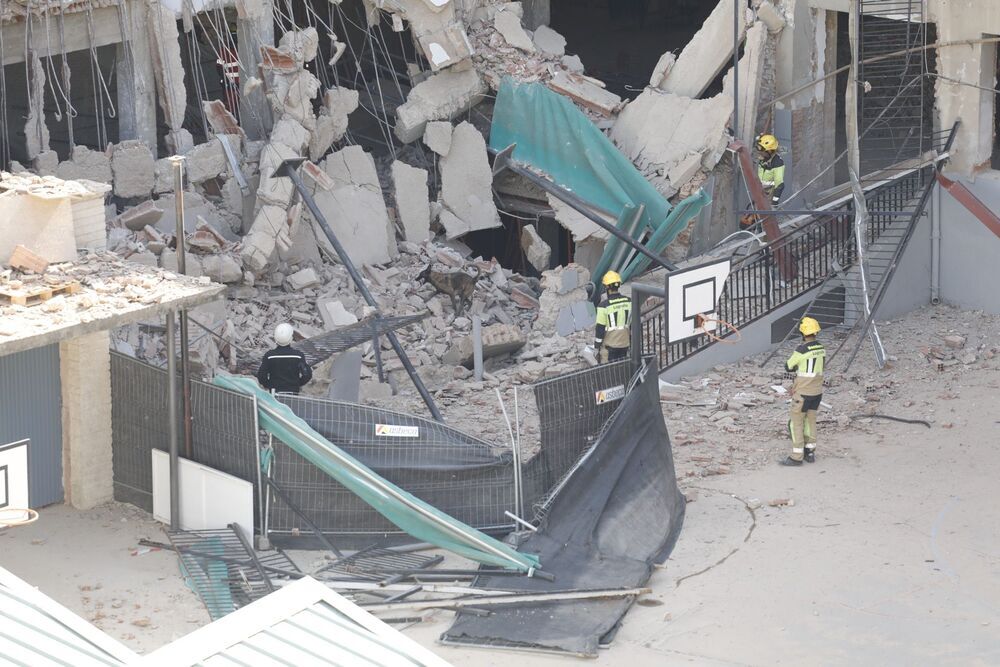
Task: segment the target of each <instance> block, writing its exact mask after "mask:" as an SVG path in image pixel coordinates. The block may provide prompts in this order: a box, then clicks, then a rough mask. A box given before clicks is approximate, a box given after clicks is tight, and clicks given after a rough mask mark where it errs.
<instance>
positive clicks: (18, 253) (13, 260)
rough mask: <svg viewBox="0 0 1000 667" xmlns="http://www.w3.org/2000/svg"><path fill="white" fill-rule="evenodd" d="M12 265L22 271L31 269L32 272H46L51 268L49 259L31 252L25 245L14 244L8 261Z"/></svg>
mask: <svg viewBox="0 0 1000 667" xmlns="http://www.w3.org/2000/svg"><path fill="white" fill-rule="evenodd" d="M7 263H8V264H9V265H10V266H11V267H13V268H15V269H18V270H21V271H31V272H32V273H45V269H47V268H49V261H48V260H47V259H45V258H44V257H40V256H39V255H36V254H35V253H33V252H31V251H30V250H28V249H27V248H25V247H24V246H23V245H16V246H14V252H13V253H11V255H10V260H9V261H8V262H7Z"/></svg>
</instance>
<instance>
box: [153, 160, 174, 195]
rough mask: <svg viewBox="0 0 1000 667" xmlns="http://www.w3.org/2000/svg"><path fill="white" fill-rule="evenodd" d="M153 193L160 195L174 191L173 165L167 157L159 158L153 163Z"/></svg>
mask: <svg viewBox="0 0 1000 667" xmlns="http://www.w3.org/2000/svg"><path fill="white" fill-rule="evenodd" d="M154 170H155V174H154V176H153V194H154V195H161V194H164V193H167V192H173V191H174V165H173V163H172V162H171V161H170V159H169V158H165V157H164V158H160V159H159V160H157V161H156V163H155V165H154Z"/></svg>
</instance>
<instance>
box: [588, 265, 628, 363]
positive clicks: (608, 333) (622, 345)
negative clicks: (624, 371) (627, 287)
mask: <svg viewBox="0 0 1000 667" xmlns="http://www.w3.org/2000/svg"><path fill="white" fill-rule="evenodd" d="M601 284H602V285H604V289H605V292H606V293H605V296H604V300H603V301H601V304H600V305H599V306H598V307H597V328H596V330H595V331H594V349H596V350H598V351H599V357H598V358H599V359H600V361H601V363H602V364H605V363H608V362H609V361H620V360H621V359H624V358H626V357H627V356H628V347H629V343H630V342H631V334H630V330H629V325H630V324H631V323H632V300H631V299H630V298H628V297H627V296H623V295H622V294H621V293H620V292H619V291H618V290H619V289H621V286H622V277H621V276H620V275H618V274H617V273H616V272H614V271H608V272H607V273H605V274H604V278H603V279H602V280H601Z"/></svg>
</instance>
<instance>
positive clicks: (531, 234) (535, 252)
mask: <svg viewBox="0 0 1000 667" xmlns="http://www.w3.org/2000/svg"><path fill="white" fill-rule="evenodd" d="M521 249H522V250H523V251H524V256H525V258H526V259H527V260H528V263H529V264H531V265H532V266H533V267H535V269H537V270H538V271H539V272H542V271H548V270H549V261H550V260H551V258H552V248H550V247H549V244H548V243H546V242H545V241H543V240H542V237H541V236H539V235H538V231H537V230H536V229H535V226H534V225H524V226H523V227H522V228H521Z"/></svg>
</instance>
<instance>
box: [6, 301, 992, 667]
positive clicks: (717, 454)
mask: <svg viewBox="0 0 1000 667" xmlns="http://www.w3.org/2000/svg"><path fill="white" fill-rule="evenodd" d="M996 324H997V320H996V319H986V318H981V317H979V316H977V315H976V314H969V313H960V312H958V311H951V310H949V309H942V308H938V309H924V310H922V311H918V312H916V313H914V314H912V315H910V316H908V317H907V318H905V319H904V320H903V321H900V322H897V323H896V325H897V326H896V327H894V328H893V329H891V330H889V331H891V333H889V335H887V348H889V351H890V354H893V355H894V357H895V361H894V362H893V367H892V368H891V369H888V370H886V371H875V370H874V369H872V368H871V367H870V363H869V362H865V361H862V363H859V364H858V365H857V367H856V368H854V369H852V371H851V374H849V376H847V377H844V378H842V379H840V380H838V381H837V385H836V391H833V392H831V395H830V399H831V400H832V403H833V407H832V408H831V409H830V410H829V411H827V412H826V414H825V415H824V414H823V413H821V419H822V421H821V428H820V449H819V450H818V452H819V454H818V459H819V460H818V461H817V463H815V464H813V465H807V466H805V467H803V468H793V469H786V468H782V467H780V466H778V465H776V461H777V460H778V459H779V458H781V457H783V456H784V455H785V454H786V452H787V449H786V448H787V446H788V443H787V440H786V439H785V438H783V437H782V436H781V432H782V422H783V419H784V416H783V415H784V410H785V407H784V404H783V399H782V398H776V399H775V400H773V401H767V400H754V401H750V402H749V403H750V404H749V405H737V406H733V405H729V406H728V407H727V408H725V409H724V411H725V412H726V413H728V414H727V415H726V417H731V419H730V420H726V419H715V420H713V419H712V417H713V416H716V415H717V412H719V408H720V406H719V405H717V406H715V407H714V408H706V407H704V406H694V407H692V406H678V405H675V404H669V403H665V405H664V409H665V412H666V413H667V415H668V423H669V424H670V426H671V433H672V435H674V437H675V439H676V438H677V435H676V434H678V433H683V434H684V435H685V436H686V437H687V438H688V442H686V444H677V443H675V455H676V457H677V461H678V470H679V477H680V482H681V486H682V488H683V489H684V491H685V493H687V494H688V496H689V498H690V499H691V502H689V503H688V506H687V518H686V521H685V525H684V529H683V531H682V532H681V536H680V539H679V541H678V544H677V547H676V549H675V550H674V553H673V554H672V556H671V558H670V559H669V561H668V562H667V563H666V564H665V566H664V567H663V568H661V569H659V570H657V571H656V573H655V574H654V576H653V578H652V580H651V582H650V586H651V587H652V588H653V593H652V594H651V595H650V596H648V599H647V600H644V601H642V603H641V604H639V605H636V606H634V607H633V608H632V610H631V611H630V612H629V614H628V615H627V616H626V618H625V623H624V626H623V628H622V630H621V632H620V633H619V634H618V637H617V638H616V639H615V641H614V643H613V645H612V646H611V648H610V649H608V650H605V651H602V653H601V656H600V657H599V658H598V659H597V660H596V661H595V662H596V664H600V665H629V666H630V667H642V666H645V665H650V666H652V665H657V666H661V665H856V664H880V665H914V664H935V665H937V664H944V665H996V664H1000V506H998V504H997V502H996V493H997V491H996V489H997V488H998V487H997V483H996V481H995V480H996V478H997V471H998V470H1000V448H998V447H997V446H996V443H997V442H998V436H1000V416H998V408H997V405H998V402H997V396H998V394H1000V368H998V363H997V362H998V358H997V357H996V356H995V355H994V354H993V352H994V351H995V349H996V345H997V344H998V343H1000V340H998V336H1000V328H998V327H996V326H995V325H996ZM956 329H958V333H960V334H962V335H963V336H966V337H967V344H966V346H965V347H964V348H963V349H961V350H957V351H955V352H954V355H953V356H955V357H956V358H960V359H961V358H963V357H964V358H965V359H966V360H965V361H961V362H959V363H951V364H944V365H942V364H939V363H938V361H940V360H939V359H937V357H935V353H934V352H933V350H932V352H931V354H929V355H928V354H927V353H926V352H925V351H924V350H926V349H927V346H931V347H937V348H940V350H945V347H944V346H943V345H942V343H941V339H940V337H941V336H944V335H949V334H950V333H953V332H955V331H956ZM887 333H888V332H887ZM921 348H923V349H921ZM940 350H939V352H940ZM972 352H975V355H976V360H975V361H970V360H969V358H968V355H970V354H971V353H972ZM951 355H952V353H951V352H948V351H945V352H944V354H943V355H941V354H938V355H937V356H944V357H946V358H949V357H950V356H951ZM928 356H930V357H931V361H928V359H927V358H926V357H928ZM935 359H937V360H935ZM776 363H777V362H776ZM770 370H773V369H770ZM761 373H762V371H761V370H758V369H757V367H756V366H755V365H751V364H747V365H738V366H733V367H729V368H726V369H718V370H717V371H714V372H713V375H714V376H716V377H715V379H714V382H715V385H712V384H711V383H709V385H706V387H705V388H704V389H702V390H699V391H700V392H701V394H706V395H715V390H714V389H713V388H712V387H713V386H714V387H716V388H717V389H719V392H718V393H719V395H720V396H721V397H722V398H723V399H724V400H723V402H726V403H732V402H733V401H732V400H731V399H732V398H733V396H734V395H735V394H736V393H740V392H744V391H746V389H745V388H743V387H742V386H733V385H735V384H737V383H742V384H745V385H747V386H748V387H750V386H757V385H759V380H760V378H758V377H757V376H758V375H760V374H761ZM765 375H767V373H765ZM773 377H776V378H779V379H780V371H778V372H777V374H776V375H774V376H773ZM694 382H695V384H699V383H700V381H699V380H697V379H694ZM761 386H763V385H761ZM872 388H874V391H873V390H872ZM754 391H756V392H757V393H758V394H763V393H765V390H764V389H756V390H754ZM696 393H697V392H696ZM701 394H699V396H700V395H701ZM779 396H780V395H779ZM694 402H698V401H694ZM736 403H739V400H737V401H736ZM872 410H876V411H878V412H883V413H886V414H893V415H897V416H902V417H909V418H921V419H927V420H929V421H931V423H932V427H931V428H930V429H927V428H924V427H923V426H917V425H907V424H900V423H896V422H891V421H881V420H853V421H849V422H848V421H845V419H846V415H848V414H851V413H856V412H866V411H872ZM838 416H839V417H841V419H839V420H837V419H836V417H838ZM720 421H721V422H723V423H722V424H721V425H720V424H719V422H720ZM779 499H780V500H791V501H793V502H792V503H791V504H786V505H783V506H777V507H772V506H770V503H771V501H775V500H779ZM160 534H161V533H160V529H159V527H158V525H157V524H155V523H154V522H152V520H151V519H149V518H148V517H147V516H146V515H144V514H143V513H141V512H139V511H138V510H134V509H132V508H129V507H127V506H122V505H111V506H108V507H106V508H100V509H98V510H95V511H91V512H74V511H72V510H68V509H66V508H64V507H55V508H48V509H46V510H44V511H43V512H42V518H41V519H40V520H39V522H38V523H36V524H34V525H32V526H29V527H26V528H19V529H9V530H7V531H2V532H0V565H3V566H4V567H6V568H8V569H10V570H12V571H13V572H14V573H15V574H18V575H19V576H21V577H23V578H25V579H26V580H28V581H29V582H31V583H33V584H35V585H38V586H39V587H40V588H41V589H42V590H43V591H44V592H46V593H48V594H50V595H52V596H53V597H54V598H55V599H56V600H58V601H60V602H62V603H63V604H65V605H66V606H68V607H69V608H70V609H72V610H74V611H76V612H78V613H80V614H81V615H82V616H84V618H88V619H91V620H93V619H96V624H97V625H98V626H99V627H102V628H104V629H106V630H109V632H110V633H111V634H112V635H113V636H115V637H117V638H119V639H122V640H123V641H124V642H125V643H126V644H127V645H129V646H131V647H133V648H136V649H137V650H149V649H151V648H155V647H157V646H159V645H162V644H163V643H166V642H167V641H169V640H170V639H171V638H172V637H174V636H178V635H181V634H184V633H186V632H188V631H190V630H191V629H193V628H194V627H197V626H198V625H200V624H202V623H205V622H207V614H206V613H205V611H204V608H203V607H202V606H201V604H200V603H199V602H198V600H197V599H196V598H195V596H194V595H193V594H192V593H191V592H190V591H188V590H187V589H186V588H185V586H184V584H183V582H182V581H181V579H180V577H179V576H178V571H177V561H176V559H175V558H174V557H173V555H172V554H167V553H162V552H153V553H147V554H145V555H142V556H131V555H129V554H130V550H131V549H132V548H133V547H134V546H135V544H136V541H137V540H138V538H139V537H143V536H149V537H152V538H153V539H159V538H158V536H159V535H160ZM42 540H44V541H43V542H40V541H42ZM304 560H305V561H306V562H308V558H304ZM98 586H100V588H97V587H98ZM136 605H138V606H136ZM143 619H148V621H149V625H148V626H146V625H145V624H144V621H143ZM451 619H452V615H451V613H449V612H438V613H436V614H435V615H433V616H432V617H430V618H429V619H428V620H427V621H425V622H423V623H420V624H418V625H415V626H413V627H410V628H407V629H406V633H407V634H408V635H409V636H411V637H413V638H415V639H416V640H418V641H419V642H421V643H422V644H425V645H427V646H428V647H431V648H432V649H433V650H434V651H435V652H437V653H438V654H439V655H441V656H442V657H444V658H445V659H447V660H448V661H450V662H451V663H453V664H455V665H463V666H464V665H470V666H473V667H478V666H484V667H485V666H492V665H507V664H509V663H510V662H512V661H517V663H518V664H519V665H521V666H522V667H535V666H548V665H566V664H571V663H576V662H579V659H576V658H567V657H557V656H549V655H540V654H529V653H511V652H502V651H486V650H481V649H458V648H454V647H447V646H441V645H438V644H437V638H438V637H439V636H440V634H441V633H442V632H443V631H444V630H446V629H447V627H448V626H449V625H450V623H451ZM136 622H138V623H139V625H134V623H136Z"/></svg>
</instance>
